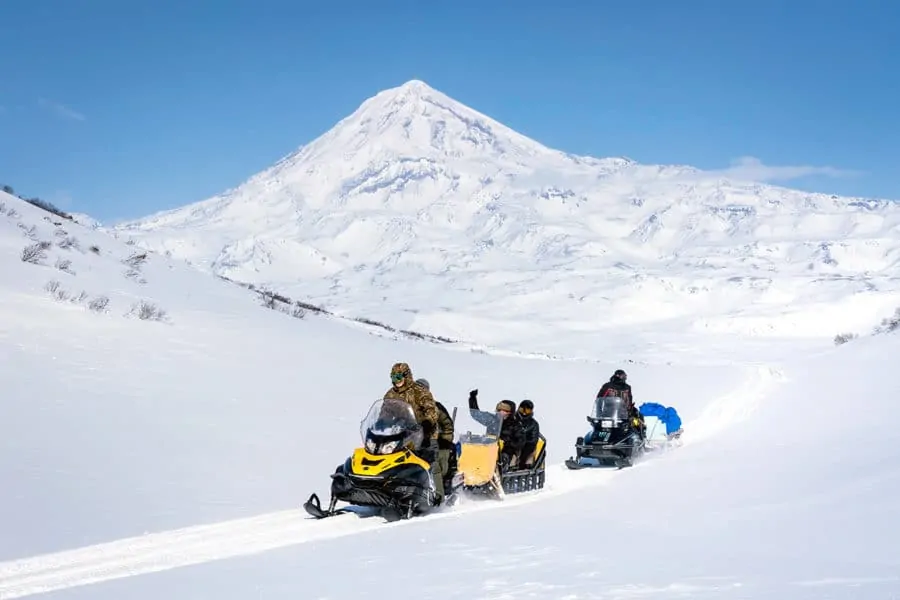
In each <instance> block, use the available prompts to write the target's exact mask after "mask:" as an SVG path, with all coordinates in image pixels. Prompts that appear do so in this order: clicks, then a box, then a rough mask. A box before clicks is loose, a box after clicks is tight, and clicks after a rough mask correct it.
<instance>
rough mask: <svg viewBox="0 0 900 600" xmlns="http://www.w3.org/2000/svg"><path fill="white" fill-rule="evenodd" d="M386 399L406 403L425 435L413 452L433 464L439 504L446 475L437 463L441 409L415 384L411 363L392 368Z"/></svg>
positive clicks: (423, 388)
mask: <svg viewBox="0 0 900 600" xmlns="http://www.w3.org/2000/svg"><path fill="white" fill-rule="evenodd" d="M384 399H385V400H388V399H393V400H403V401H404V402H406V403H407V404H409V405H410V406H412V409H413V412H414V413H415V415H416V421H417V422H418V423H419V425H421V427H422V434H423V435H422V446H421V447H420V448H417V449H414V451H415V453H416V454H418V455H419V456H420V457H421V458H422V460H424V461H425V462H427V463H429V464H430V465H431V473H432V475H433V476H434V486H435V496H436V498H435V500H436V501H437V503H438V504H440V503H441V502H443V500H444V473H443V472H442V471H441V465H440V461H439V460H438V442H437V439H438V429H437V427H438V410H437V406H436V405H435V402H434V396H432V395H431V392H430V391H429V390H428V388H425V387H422V386H421V385H419V384H417V383H416V381H415V379H414V378H413V374H412V370H411V369H410V368H409V365H408V364H406V363H403V362H398V363H395V364H394V365H393V366H392V367H391V387H390V389H388V391H387V392H385V394H384Z"/></svg>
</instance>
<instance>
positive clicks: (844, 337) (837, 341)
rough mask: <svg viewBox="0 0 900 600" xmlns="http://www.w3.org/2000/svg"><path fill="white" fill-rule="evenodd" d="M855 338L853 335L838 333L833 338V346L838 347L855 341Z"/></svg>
mask: <svg viewBox="0 0 900 600" xmlns="http://www.w3.org/2000/svg"><path fill="white" fill-rule="evenodd" d="M857 337H859V336H857V335H856V334H855V333H839V334H837V335H836V336H834V345H835V346H840V345H842V344H846V343H847V342H849V341H851V340H854V339H856V338H857Z"/></svg>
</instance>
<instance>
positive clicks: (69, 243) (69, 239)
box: [56, 235, 81, 250]
mask: <svg viewBox="0 0 900 600" xmlns="http://www.w3.org/2000/svg"><path fill="white" fill-rule="evenodd" d="M56 245H57V246H59V247H60V248H62V249H63V250H68V249H69V248H75V249H76V250H78V249H79V248H80V247H81V244H79V243H78V239H77V238H76V237H75V236H71V235H67V236H66V237H64V238H63V239H61V240H60V241H58V242H56Z"/></svg>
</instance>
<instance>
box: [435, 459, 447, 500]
mask: <svg viewBox="0 0 900 600" xmlns="http://www.w3.org/2000/svg"><path fill="white" fill-rule="evenodd" d="M449 471H450V450H438V455H437V460H436V461H434V462H433V463H431V473H432V475H433V476H434V487H435V493H436V494H437V497H438V498H443V497H444V477H445V476H446V475H447V473H448V472H449Z"/></svg>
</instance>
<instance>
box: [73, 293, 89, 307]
mask: <svg viewBox="0 0 900 600" xmlns="http://www.w3.org/2000/svg"><path fill="white" fill-rule="evenodd" d="M87 297H88V293H87V292H86V291H84V290H81V293H80V294H78V295H77V296H72V299H71V300H70V302H71V303H72V304H81V303H82V302H84V301H85V300H87Z"/></svg>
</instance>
